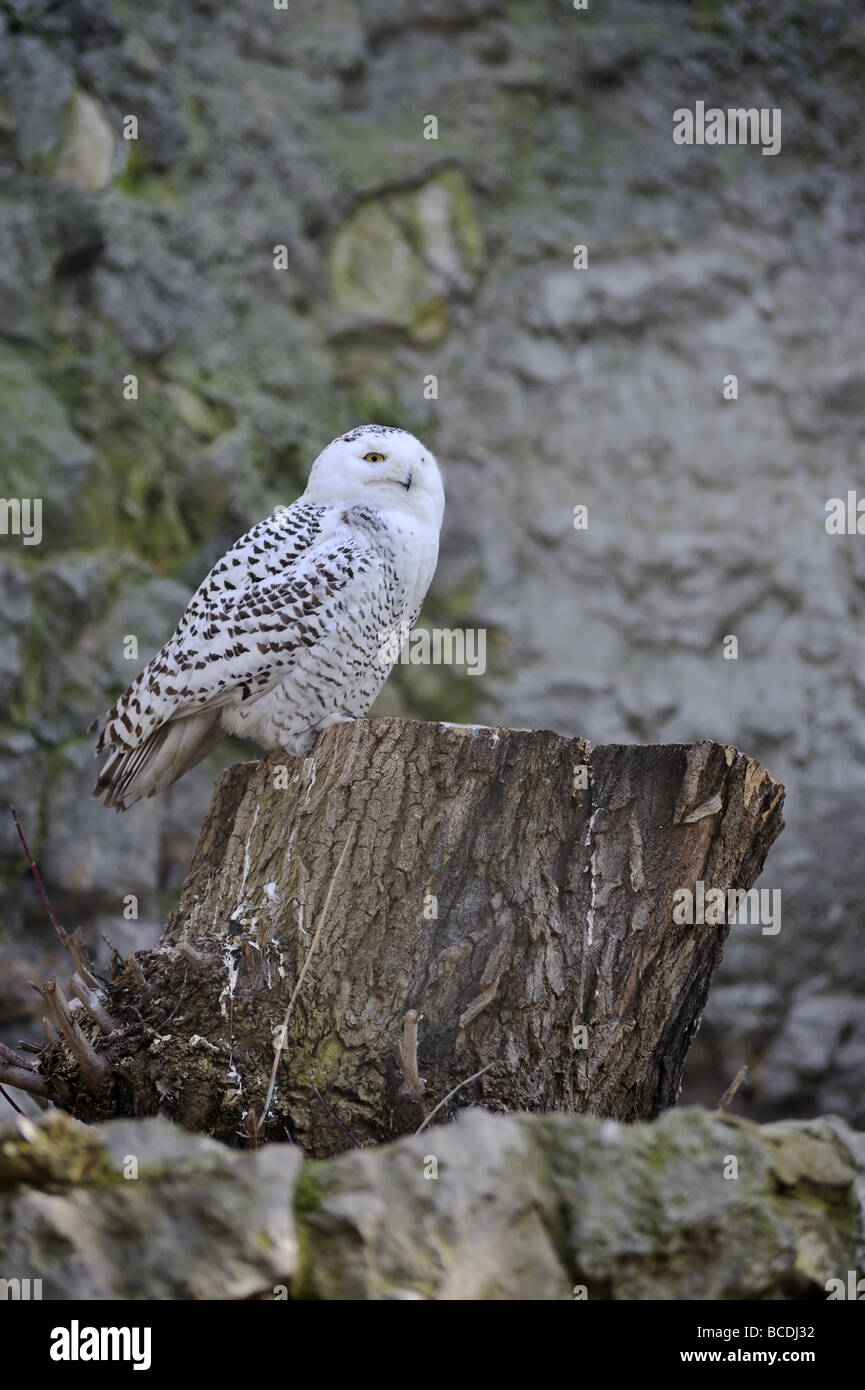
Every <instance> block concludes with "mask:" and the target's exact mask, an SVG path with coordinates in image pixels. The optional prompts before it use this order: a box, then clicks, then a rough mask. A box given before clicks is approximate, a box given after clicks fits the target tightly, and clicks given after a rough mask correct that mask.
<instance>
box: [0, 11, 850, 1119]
mask: <svg viewBox="0 0 865 1390" xmlns="http://www.w3.org/2000/svg"><path fill="white" fill-rule="evenodd" d="M863 60H865V13H863V11H862V10H861V9H860V8H859V7H852V6H849V5H844V4H843V3H835V0H823V3H821V4H820V5H814V4H812V3H805V0H766V2H765V3H750V2H749V0H743V3H730V4H723V3H715V0H699V2H688V0H668V3H665V4H664V5H659V4H657V3H650V2H649V0H639V2H638V0H618V3H616V4H615V5H614V4H612V3H609V4H605V3H604V2H603V0H591V4H590V8H589V10H588V11H586V12H577V11H575V10H574V9H573V6H572V4H571V3H570V0H547V3H537V2H535V3H528V2H527V0H513V3H507V0H505V3H491V2H489V0H411V3H409V2H408V0H398V3H397V2H395V0H361V2H360V3H349V0H327V2H326V3H324V4H313V3H306V2H305V0H303V2H301V0H298V3H294V0H291V3H290V5H289V9H288V10H287V11H280V10H276V9H274V8H273V7H272V5H270V4H269V3H263V2H262V0H256V3H253V0H235V3H233V4H231V5H224V4H221V3H217V0H190V3H187V4H185V5H183V6H177V5H170V4H168V3H167V2H166V0H154V3H152V4H150V5H149V6H146V7H143V6H139V5H134V4H132V3H131V0H129V2H128V3H127V0H55V2H54V3H49V2H48V0H0V72H2V90H0V410H2V432H3V438H2V457H0V495H2V496H3V497H41V498H42V499H43V524H44V536H43V540H42V543H41V545H39V546H29V547H28V546H25V545H23V544H22V542H21V539H20V538H19V537H16V536H8V535H7V536H0V796H2V803H4V804H5V802H7V801H10V800H11V801H14V803H15V805H16V807H17V808H18V812H19V815H20V816H21V819H22V821H23V823H24V826H25V829H26V830H27V832H28V835H29V838H30V841H31V844H32V847H33V849H34V852H36V853H37V854H38V856H39V858H40V862H41V865H42V869H43V873H44V876H45V880H46V883H47V885H48V888H49V890H50V892H51V894H52V898H53V900H54V903H55V906H56V908H57V909H58V913H59V915H60V917H61V920H63V921H64V922H65V924H66V925H67V926H68V927H70V928H71V927H73V926H75V925H77V924H83V925H84V927H85V928H86V930H87V934H88V937H89V939H90V940H91V941H93V942H98V941H99V939H100V935H101V934H103V933H104V935H105V936H106V937H107V938H109V939H110V940H111V941H112V942H113V943H114V944H116V945H117V947H118V948H119V949H121V950H122V951H124V952H125V951H128V950H130V949H132V948H133V947H135V946H138V945H145V944H149V942H151V941H152V940H153V939H154V938H155V935H156V933H157V932H158V929H159V925H160V923H161V921H162V920H163V917H164V914H165V912H166V910H167V909H168V908H169V907H170V905H171V903H172V902H173V901H174V899H175V897H176V894H177V891H178V888H179V885H180V883H181V881H182V877H183V873H184V868H185V865H186V863H187V861H188V859H189V857H190V855H191V852H192V848H193V846H194V843H195V840H196V838H197V834H198V830H199V828H200V825H201V822H202V819H203V817H204V815H205V812H206V808H207V805H208V801H209V796H210V790H211V787H212V784H213V779H214V776H215V775H216V773H217V771H218V770H219V768H220V767H221V766H225V765H226V764H227V763H229V762H231V761H235V760H236V759H237V758H238V757H239V756H240V757H249V756H254V754H253V753H252V752H251V750H249V749H246V748H244V747H243V746H242V745H239V744H236V745H233V746H232V745H231V744H225V745H224V746H223V747H222V748H221V749H220V750H219V754H218V755H217V756H214V757H212V758H211V759H210V760H209V761H208V762H207V763H206V764H204V765H202V766H201V767H200V768H198V769H196V771H195V772H193V773H191V774H190V775H188V776H187V777H186V778H184V779H183V780H182V781H181V782H180V783H179V784H178V785H177V786H176V787H175V788H173V789H172V791H171V792H170V793H169V794H168V795H167V796H165V797H164V798H161V799H158V800H155V801H150V802H146V803H143V804H140V805H139V806H137V807H136V808H135V809H134V810H133V811H132V812H130V813H129V814H128V815H126V816H122V817H120V816H114V815H113V814H112V813H110V812H108V811H106V810H105V809H104V808H103V807H101V806H98V805H96V803H94V802H91V801H90V800H89V799H88V798H89V792H90V786H91V783H92V778H93V775H94V768H95V764H94V763H93V759H92V744H91V740H89V739H88V738H87V737H86V735H85V734H84V732H83V730H84V729H85V727H86V725H87V724H88V723H89V721H90V719H91V718H92V717H93V716H94V715H95V714H96V713H97V712H99V711H101V710H102V709H103V708H105V707H106V706H107V705H108V704H109V703H110V701H111V700H112V698H113V697H114V695H115V694H116V693H117V692H118V691H119V690H120V689H121V688H122V687H123V686H125V685H126V684H127V682H128V681H129V680H130V679H131V678H132V676H133V675H134V674H136V672H137V671H138V670H139V669H140V666H141V665H142V664H144V662H146V661H147V660H148V659H149V657H150V656H151V655H152V654H153V652H154V651H155V650H156V649H157V648H158V647H159V646H160V645H161V643H162V642H163V641H164V640H165V638H166V637H167V636H168V634H169V633H170V631H171V629H172V628H173V626H174V623H175V622H176V620H177V617H178V616H179V613H180V611H181V610H182V608H183V607H184V605H185V603H186V600H187V598H188V597H189V594H190V593H191V591H192V589H193V588H194V587H195V586H196V585H197V583H198V582H199V581H200V579H201V578H202V577H203V575H204V573H205V572H206V570H207V568H208V567H209V565H210V564H211V563H212V561H213V560H214V559H215V558H216V557H217V556H218V555H219V554H220V553H221V552H222V550H223V549H224V548H225V546H226V545H228V544H229V543H230V542H231V541H232V540H234V539H235V538H236V537H237V536H238V535H239V534H240V533H241V532H242V531H243V530H244V529H245V528H246V527H247V526H248V525H249V524H251V523H252V522H254V521H256V520H257V519H259V518H260V517H261V516H262V515H264V514H265V512H266V511H268V510H269V509H270V508H271V507H272V506H273V505H274V504H275V503H277V502H289V501H291V500H292V498H293V497H294V496H296V495H297V493H298V492H299V491H300V490H301V488H302V486H303V482H304V478H305V473H306V470H307V468H308V465H309V463H310V462H311V460H312V458H313V457H314V456H315V454H316V453H317V452H318V450H319V449H320V448H321V447H322V446H323V445H324V444H325V443H327V442H328V440H329V439H330V438H331V437H332V436H334V435H335V434H337V433H339V432H342V431H343V430H345V429H347V428H348V427H350V426H351V425H354V424H357V423H361V422H364V421H370V420H372V421H378V422H380V423H386V424H387V423H392V424H400V425H403V426H405V427H407V428H408V429H411V430H413V431H415V432H417V433H418V434H419V435H420V436H421V437H422V438H423V439H424V440H425V441H426V442H428V443H429V444H430V446H431V447H432V448H433V449H434V450H435V451H436V452H437V454H438V456H439V458H440V460H441V461H442V464H443V466H444V469H445V472H446V486H447V494H448V511H447V515H446V520H445V529H444V536H443V551H442V559H441V564H440V568H439V571H438V575H437V578H436V581H435V584H434V590H433V594H432V596H431V599H430V601H429V602H428V604H427V605H426V608H425V612H424V618H423V621H424V623H425V625H427V626H433V625H446V626H455V625H460V626H465V627H485V628H487V630H488V633H489V641H488V669H487V673H486V675H485V676H483V677H471V676H468V675H467V674H465V673H464V672H459V671H451V670H446V669H444V668H436V667H430V668H415V667H401V668H399V669H398V670H397V672H396V673H395V675H394V677H392V679H391V682H390V683H389V685H388V688H387V690H386V692H385V695H384V696H383V699H382V702H381V705H380V710H381V712H384V711H387V712H395V711H400V710H401V711H404V712H406V713H409V714H412V715H416V716H421V717H442V718H448V719H452V720H461V721H465V720H469V719H470V720H474V721H477V722H483V723H496V722H502V723H508V724H516V725H531V726H535V727H552V728H556V729H558V730H561V731H563V732H566V733H573V734H582V735H584V736H586V737H588V738H590V739H592V740H593V741H595V742H609V741H626V742H627V741H646V742H653V741H660V742H669V741H674V742H678V741H688V740H691V739H697V738H703V737H711V738H715V739H719V740H721V741H728V742H734V743H737V744H739V745H740V746H741V747H743V748H744V749H745V750H747V751H748V752H749V753H751V754H753V755H754V756H756V757H758V758H760V759H761V760H762V761H764V762H765V763H766V765H767V766H768V767H769V768H770V770H771V772H772V773H773V775H774V776H775V777H778V778H780V779H782V780H783V781H784V782H785V783H786V784H787V787H788V801H787V820H788V828H787V830H786V831H785V833H784V835H783V836H782V838H781V840H780V842H779V844H778V845H777V846H776V847H775V849H774V850H773V851H772V853H771V856H770V858H769V861H768V864H767V867H766V869H765V871H764V874H763V878H762V880H761V882H762V885H763V886H764V887H769V888H781V890H782V895H783V898H782V902H783V925H782V930H781V932H780V934H779V935H778V936H774V937H769V936H763V935H761V934H760V932H759V928H756V927H750V928H749V927H738V928H734V929H733V931H732V933H731V937H730V941H729V945H728V949H727V955H726V959H725V963H724V966H723V968H722V971H721V972H720V973H719V975H718V977H717V979H716V983H715V985H714V988H713V991H712V994H711V998H710V1004H709V1008H708V1010H707V1014H706V1017H705V1019H704V1022H703V1028H702V1032H701V1034H700V1036H699V1037H698V1039H697V1043H696V1044H695V1047H694V1049H693V1052H692V1055H691V1059H690V1062H689V1068H688V1072H687V1073H686V1075H687V1084H686V1088H685V1097H684V1098H685V1099H689V1100H703V1101H706V1102H708V1103H710V1104H713V1103H715V1102H716V1101H717V1099H718V1097H719V1096H720V1094H721V1092H722V1091H723V1090H724V1089H725V1087H726V1086H727V1084H728V1083H729V1081H730V1080H731V1078H732V1077H733V1075H734V1073H735V1072H736V1070H737V1069H738V1067H739V1066H740V1065H741V1064H742V1063H743V1062H748V1063H749V1065H750V1067H751V1073H750V1077H749V1081H748V1083H746V1086H745V1088H744V1089H743V1091H742V1092H740V1097H739V1099H738V1100H737V1103H736V1104H737V1108H738V1109H739V1110H740V1111H744V1112H747V1113H750V1114H751V1115H753V1116H755V1117H762V1118H772V1117H774V1116H777V1115H790V1116H803V1115H810V1114H813V1113H814V1112H820V1111H835V1112H837V1113H840V1114H842V1115H844V1116H845V1117H847V1118H848V1119H850V1120H851V1121H853V1122H854V1123H859V1124H860V1125H861V1124H863V1123H865V1094H863V1091H865V1088H863V1086H862V1078H863V1071H865V1010H863V994H865V951H863V949H862V944H863V911H862V906H861V887H860V885H861V881H862V877H863V868H865V865H863V833H862V821H861V812H860V807H861V803H862V795H863V784H865V764H863V752H865V649H863V642H862V619H863V604H865V539H863V538H861V537H855V536H852V537H830V536H828V535H827V534H826V531H825V528H824V517H825V504H826V501H827V499H828V498H830V497H833V496H845V495H846V493H847V491H848V489H851V488H856V487H857V485H858V486H859V487H860V489H861V490H862V491H863V493H865V477H863V452H865V440H863V433H862V419H863V413H865V312H863V284H865V246H863V237H862V229H863V222H865V188H863V174H862V149H863V147H865V121H863V114H862V95H861V73H862V66H863ZM697 100H704V101H705V102H706V103H707V105H713V104H714V105H720V106H724V107H726V106H768V107H781V108H782V112H783V125H782V150H781V153H780V154H779V155H778V156H777V157H774V158H772V157H764V156H762V155H761V153H760V150H759V149H758V148H696V147H695V148H685V147H680V146H676V145H674V143H673V140H672V124H673V123H672V112H673V110H674V109H675V108H676V107H679V106H690V107H693V105H694V103H695V101H697ZM430 115H433V116H435V117H436V118H437V121H438V132H437V133H438V138H437V139H436V140H427V139H424V128H425V118H426V117H428V116H430ZM130 116H133V117H135V118H136V119H137V135H138V138H137V139H134V140H127V139H125V138H124V129H125V130H126V131H127V133H129V132H130V131H131V130H132V126H131V125H130V122H129V120H128V118H129V117H130ZM426 128H427V130H429V129H430V125H429V123H428V122H427V123H426ZM576 243H585V244H586V245H587V247H588V250H589V268H588V269H587V270H584V271H577V270H575V269H573V267H572V248H573V247H574V245H575V244H576ZM276 246H285V247H286V248H287V255H286V258H285V259H286V264H287V268H286V269H276V268H275V267H274V247H276ZM727 373H735V374H736V375H737V376H738V378H739V393H740V394H739V399H738V401H735V402H733V401H725V400H723V398H722V384H723V378H724V376H725V375H726V374H727ZM132 375H134V376H135V377H137V382H138V398H137V399H127V398H126V397H125V395H124V379H125V378H128V377H129V376H132ZM430 376H435V377H436V378H437V383H438V396H437V399H430V398H428V397H429V385H428V382H427V387H426V393H425V381H426V380H427V379H428V378H429V377H430ZM127 391H128V386H127ZM577 504H584V505H585V506H587V507H588V509H589V528H588V530H586V531H576V530H575V529H574V527H573V525H572V518H573V509H574V507H575V506H576V505H577ZM727 634H734V635H736V636H737V638H738V642H739V659H738V660H737V661H728V660H724V658H723V655H722V650H723V638H724V637H725V636H726V635H727ZM129 635H132V636H135V637H137V639H138V642H139V658H138V659H136V660H132V661H128V660H125V659H124V638H125V637H127V636H129ZM0 854H2V874H3V914H2V926H0V967H2V984H0V1012H2V1015H3V1019H4V1023H3V1036H4V1037H6V1038H7V1039H13V1040H14V1039H15V1038H17V1037H20V1036H25V1035H26V1036H31V1037H38V1036H39V1033H38V1028H36V1027H35V1024H34V1020H33V1016H32V1009H33V1006H32V1004H31V1000H35V1001H36V1003H37V1004H38V1000H36V996H35V995H34V994H33V991H32V990H31V989H30V987H29V985H28V983H27V981H28V980H30V979H39V978H40V977H41V976H42V975H43V974H44V973H45V972H46V971H50V970H51V969H52V968H55V967H56V968H59V969H60V971H61V975H62V976H63V977H65V975H66V974H67V973H68V971H67V969H66V963H65V961H59V960H57V958H56V952H55V942H54V938H53V935H52V933H51V931H50V928H49V927H48V925H47V923H46V921H45V914H44V911H43V909H42V907H41V904H40V902H39V900H38V898H37V896H36V892H35V889H34V887H33V885H32V883H31V881H30V879H29V877H28V874H27V871H26V866H25V865H24V862H23V857H22V855H21V852H20V847H19V846H18V842H17V839H16V837H15V834H14V828H13V826H12V824H11V821H10V820H9V819H8V818H6V817H5V813H4V817H0ZM130 895H134V898H135V899H136V900H137V910H138V913H139V917H138V920H130V919H129V918H128V916H127V917H124V904H125V905H126V910H127V912H129V911H130V910H131V909H130V905H129V898H130Z"/></svg>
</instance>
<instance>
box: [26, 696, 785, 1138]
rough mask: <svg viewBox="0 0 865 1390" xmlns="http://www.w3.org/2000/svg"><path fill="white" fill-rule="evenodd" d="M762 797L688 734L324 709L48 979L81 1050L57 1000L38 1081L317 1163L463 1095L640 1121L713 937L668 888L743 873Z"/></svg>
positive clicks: (656, 1095)
mask: <svg viewBox="0 0 865 1390" xmlns="http://www.w3.org/2000/svg"><path fill="white" fill-rule="evenodd" d="M783 794H784V793H783V787H781V786H779V785H778V784H777V783H775V782H774V781H773V779H772V778H771V777H770V775H769V774H768V773H767V772H766V771H765V769H763V768H762V767H761V766H759V765H758V764H757V763H755V762H754V761H753V760H752V759H750V758H748V757H747V756H746V755H745V754H743V753H741V752H740V751H739V750H738V749H736V748H733V747H724V746H722V745H719V744H716V743H712V742H703V743H698V744H694V745H692V746H684V745H678V744H670V745H661V746H643V745H633V746H631V745H625V746H618V745H609V746H601V747H594V748H593V747H592V746H591V745H589V744H588V743H586V742H585V741H584V740H582V739H579V738H564V737H562V736H560V735H558V734H555V733H550V732H540V731H535V732H533V731H528V730H518V729H488V728H462V727H454V726H449V725H443V724H433V723H414V722H410V721H406V720H402V719H378V720H372V721H366V720H361V721H357V722H356V723H352V724H343V725H339V726H337V727H336V728H334V729H331V730H329V731H328V732H327V733H326V734H325V735H324V737H323V738H322V740H321V742H320V743H319V745H318V747H317V749H316V751H315V753H314V755H313V756H312V757H309V758H306V759H305V760H295V759H291V758H287V757H286V756H284V755H281V754H279V753H274V754H271V755H270V756H269V757H268V758H265V759H262V761H261V762H258V763H246V764H241V765H238V766H235V767H232V768H230V769H229V770H228V771H227V772H226V773H224V774H223V776H222V777H221V778H220V780H219V781H218V783H217V785H216V788H215V791H214V797H213V803H212V806H211V810H210V814H209V816H208V820H207V822H206V824H205V827H204V829H203V831H202V834H201V838H200V840H199V843H198V847H197V850H196V853H195V856H194V859H193V862H192V865H191V867H190V870H189V874H188V877H187V880H186V883H185V886H184V889H183V893H182V897H181V901H180V903H179V906H178V908H177V910H176V911H175V913H174V914H173V916H172V917H171V919H170V920H169V923H168V925H167V928H166V931H165V935H164V938H163V942H162V944H161V946H160V948H159V949H158V950H156V951H151V952H142V953H139V954H138V955H137V956H135V957H134V958H131V959H130V961H129V962H128V963H126V966H125V968H124V969H122V970H118V973H117V975H116V977H115V979H114V980H113V981H112V982H111V984H110V985H109V986H108V987H107V988H106V989H104V990H103V991H102V1003H101V1004H99V1003H98V1001H94V1000H93V999H90V1000H89V1001H88V999H87V997H86V993H87V992H86V990H84V991H82V990H81V989H80V988H77V989H76V991H75V992H76V993H77V994H78V996H79V999H80V1000H81V1002H80V1004H79V1005H77V1007H76V1008H75V1009H74V1010H73V1015H72V1017H73V1023H74V1026H75V1027H76V1028H77V1029H78V1032H79V1033H80V1034H81V1037H82V1038H85V1039H86V1040H87V1042H88V1044H89V1045H90V1046H91V1047H92V1051H93V1053H94V1054H95V1057H96V1059H97V1063H98V1065H97V1066H96V1067H95V1069H94V1067H93V1066H92V1065H91V1067H90V1069H89V1071H88V1067H87V1065H85V1063H86V1062H87V1055H86V1052H82V1051H81V1049H80V1046H76V1045H75V1037H74V1033H73V1034H72V1035H71V1041H70V1033H69V1031H68V1030H67V1028H66V1027H65V1026H64V1025H63V1021H62V1015H61V1017H60V1019H59V1021H58V1019H57V1018H56V1017H55V1023H57V1024H58V1026H59V1027H60V1029H61V1031H62V1033H63V1036H62V1037H61V1036H59V1035H58V1036H57V1037H56V1038H55V1040H54V1041H53V1042H50V1043H49V1045H48V1047H47V1048H46V1049H45V1051H44V1053H43V1056H42V1059H41V1068H40V1070H41V1077H40V1078H39V1081H40V1084H42V1085H43V1086H44V1088H45V1091H46V1092H47V1094H48V1095H49V1096H50V1097H51V1099H53V1100H54V1101H55V1103H57V1104H60V1105H62V1106H63V1107H64V1108H65V1109H67V1110H69V1111H71V1112H72V1113H73V1114H75V1115H77V1116H79V1117H80V1118H82V1119H88V1120H95V1119H103V1118H107V1117H110V1116H117V1115H130V1114H151V1113H155V1112H157V1111H159V1112H161V1113H165V1114H167V1115H169V1116H170V1117H171V1118H173V1119H175V1120H176V1121H178V1122H179V1123H181V1124H183V1125H185V1126H186V1127H188V1128H190V1129H195V1130H199V1131H203V1132H205V1133H208V1134H211V1135H214V1136H216V1137H218V1138H221V1139H223V1140H226V1141H227V1142H229V1143H232V1144H235V1145H238V1144H248V1143H257V1142H262V1141H263V1140H268V1139H273V1138H279V1139H284V1138H285V1137H286V1136H289V1137H290V1138H291V1139H293V1140H294V1141H296V1142H298V1143H300V1144H301V1145H302V1146H303V1148H304V1149H305V1150H306V1151H307V1152H308V1153H310V1154H313V1155H320V1156H323V1155H328V1154H331V1153H335V1152H338V1151H340V1150H342V1149H344V1148H346V1147H348V1146H349V1145H350V1144H351V1143H352V1142H354V1143H356V1144H361V1145H366V1144H369V1143H371V1142H381V1141H385V1140H390V1139H392V1138H394V1137H396V1136H397V1135H400V1134H404V1133H407V1132H411V1131H413V1130H416V1129H417V1128H418V1127H419V1126H421V1125H422V1124H424V1122H425V1121H426V1120H427V1118H428V1117H431V1116H432V1114H433V1112H435V1116H436V1119H437V1120H441V1119H444V1118H446V1117H447V1115H448V1114H449V1113H451V1112H452V1111H453V1110H454V1109H455V1108H456V1107H460V1106H465V1105H469V1104H475V1105H477V1104H480V1105H483V1106H485V1107H486V1108H488V1109H490V1110H497V1111H514V1110H529V1111H545V1110H563V1111H571V1112H574V1111H577V1112H584V1113H588V1114H593V1115H605V1116H611V1117H613V1118H616V1119H619V1120H638V1119H647V1118H651V1117H652V1116H654V1115H656V1114H657V1113H658V1112H659V1111H661V1110H662V1109H664V1108H665V1107H668V1106H671V1105H673V1104H674V1103H675V1101H676V1098H677V1095H678V1092H679V1087H680V1080H681V1075H682V1069H683V1066H684V1062H685V1058H686V1055H687V1051H688V1047H689V1045H690V1042H691V1039H692V1038H693V1036H694V1033H695V1031H696V1029H697V1027H698V1025H699V1020H700V1016H701V1013H702V1011H703V1007H704V1005H705V1002H706V996H707V993H708V989H709V983H710V981H711V978H712V974H713V971H714V970H715V968H716V967H717V965H718V963H719V961H720V959H721V954H722V950H723V943H724V940H725V938H726V935H727V932H728V930H729V925H728V924H720V925H716V926H704V925H695V926H689V925H677V924H676V922H674V920H673V901H674V893H675V891H676V890H677V889H681V888H689V889H691V890H693V889H694V888H695V885H696V883H697V881H698V880H701V881H702V882H703V883H704V884H705V886H706V889H707V890H708V889H709V888H710V887H711V888H720V889H722V890H727V889H730V888H737V889H748V888H750V887H751V885H752V884H753V882H754V880H755V879H756V877H757V875H758V873H759V872H760V869H761V868H762V865H763V862H764V859H765V857H766V854H767V851H768V849H769V847H770V846H771V844H772V843H773V841H774V840H775V838H776V837H777V835H778V834H779V833H780V831H781V829H782V827H783V820H782V805H783ZM133 814H134V812H133ZM737 930H751V931H759V930H760V927H759V925H757V926H744V927H737ZM94 984H97V985H98V982H94ZM100 1009H101V1010H102V1012H103V1014H104V1015H105V1016H104V1017H103V1018H102V1019H101V1020H99V1019H98V1017H97V1015H98V1012H99V1010H100ZM0 1080H2V1067H0Z"/></svg>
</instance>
